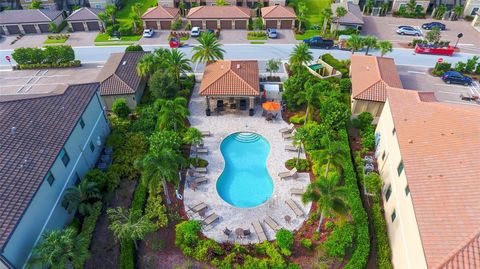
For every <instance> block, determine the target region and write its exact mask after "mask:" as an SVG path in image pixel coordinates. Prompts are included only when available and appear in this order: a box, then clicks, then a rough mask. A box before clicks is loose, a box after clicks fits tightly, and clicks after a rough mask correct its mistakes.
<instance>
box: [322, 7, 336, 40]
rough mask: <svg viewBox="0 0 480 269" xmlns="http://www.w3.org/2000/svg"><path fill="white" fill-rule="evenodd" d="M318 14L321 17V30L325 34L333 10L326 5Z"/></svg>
mask: <svg viewBox="0 0 480 269" xmlns="http://www.w3.org/2000/svg"><path fill="white" fill-rule="evenodd" d="M320 15H321V16H322V18H323V26H322V27H323V29H322V32H323V34H324V35H325V34H326V31H327V25H328V23H329V22H330V21H331V20H332V15H333V11H332V9H331V8H330V7H326V8H324V9H322V11H321V12H320Z"/></svg>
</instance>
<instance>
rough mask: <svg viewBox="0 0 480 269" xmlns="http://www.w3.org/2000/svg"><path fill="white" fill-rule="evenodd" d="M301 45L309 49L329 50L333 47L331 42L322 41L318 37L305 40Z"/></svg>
mask: <svg viewBox="0 0 480 269" xmlns="http://www.w3.org/2000/svg"><path fill="white" fill-rule="evenodd" d="M303 43H305V44H307V45H309V46H310V47H311V48H320V49H327V50H328V49H330V48H332V47H333V45H334V43H333V40H328V39H323V38H321V37H319V36H316V37H312V38H307V39H305V40H303Z"/></svg>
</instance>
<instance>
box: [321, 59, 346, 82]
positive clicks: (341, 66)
mask: <svg viewBox="0 0 480 269" xmlns="http://www.w3.org/2000/svg"><path fill="white" fill-rule="evenodd" d="M322 60H323V61H324V62H326V63H327V64H329V65H331V66H332V67H333V68H335V69H337V70H338V71H340V72H341V73H342V77H343V78H348V73H349V71H348V67H347V64H346V62H344V61H339V60H337V59H336V58H335V57H333V56H332V55H331V54H329V53H326V54H323V55H322Z"/></svg>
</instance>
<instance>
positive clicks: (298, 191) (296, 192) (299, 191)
mask: <svg viewBox="0 0 480 269" xmlns="http://www.w3.org/2000/svg"><path fill="white" fill-rule="evenodd" d="M304 192H305V189H304V188H291V189H290V194H292V195H302V194H303V193H304Z"/></svg>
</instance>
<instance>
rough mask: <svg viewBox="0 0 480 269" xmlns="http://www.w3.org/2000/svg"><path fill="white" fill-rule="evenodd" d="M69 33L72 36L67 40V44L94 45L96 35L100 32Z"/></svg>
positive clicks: (74, 45) (75, 45)
mask: <svg viewBox="0 0 480 269" xmlns="http://www.w3.org/2000/svg"><path fill="white" fill-rule="evenodd" d="M69 35H70V38H68V40H67V41H66V42H65V45H70V46H72V47H83V46H94V45H95V37H97V35H98V32H97V31H90V32H74V33H70V34H69Z"/></svg>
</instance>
